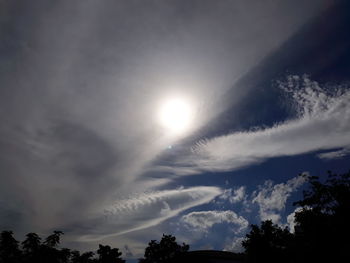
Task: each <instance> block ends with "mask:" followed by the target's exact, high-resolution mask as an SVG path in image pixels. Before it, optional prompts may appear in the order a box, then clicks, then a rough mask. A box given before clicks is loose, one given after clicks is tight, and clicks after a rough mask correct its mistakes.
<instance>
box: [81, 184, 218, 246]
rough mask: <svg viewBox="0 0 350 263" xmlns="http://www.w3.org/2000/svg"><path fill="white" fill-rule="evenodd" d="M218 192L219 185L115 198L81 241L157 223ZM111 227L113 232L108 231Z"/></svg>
mask: <svg viewBox="0 0 350 263" xmlns="http://www.w3.org/2000/svg"><path fill="white" fill-rule="evenodd" d="M221 193H222V190H221V189H220V188H217V187H206V186H201V187H191V188H186V189H183V188H181V189H175V190H164V191H155V192H150V193H143V194H139V195H135V196H133V197H131V198H128V199H125V200H118V201H117V202H116V203H115V204H114V205H112V206H109V207H107V208H105V210H104V214H105V217H104V220H103V224H100V225H99V226H96V228H94V229H93V230H91V232H92V233H91V234H89V235H85V236H83V237H82V239H81V240H84V241H91V240H100V239H103V238H107V237H112V236H118V235H122V234H125V233H130V232H132V231H136V230H141V229H145V228H148V227H151V226H155V225H158V224H159V223H161V222H163V221H164V220H166V219H169V218H171V217H174V216H176V215H178V214H179V213H180V212H182V211H185V210H186V209H189V208H191V207H195V206H198V205H201V204H205V203H208V202H210V201H211V200H212V199H214V198H215V197H216V196H218V195H220V194H221ZM94 220H95V221H101V218H100V217H99V216H97V218H96V219H94ZM94 220H92V221H93V222H95V221H94ZM111 229H116V230H117V232H113V233H111Z"/></svg>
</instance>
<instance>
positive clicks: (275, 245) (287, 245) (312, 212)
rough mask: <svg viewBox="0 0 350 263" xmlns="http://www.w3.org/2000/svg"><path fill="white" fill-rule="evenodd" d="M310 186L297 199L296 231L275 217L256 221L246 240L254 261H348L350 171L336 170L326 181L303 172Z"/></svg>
mask: <svg viewBox="0 0 350 263" xmlns="http://www.w3.org/2000/svg"><path fill="white" fill-rule="evenodd" d="M301 176H304V177H305V179H306V180H307V181H308V183H309V185H310V187H309V189H308V190H306V191H304V192H303V199H302V200H300V201H297V202H295V203H294V205H297V206H299V207H300V208H301V209H300V211H299V212H296V215H295V233H293V234H292V233H290V232H289V231H288V229H286V228H285V229H282V228H281V227H279V226H278V225H274V224H273V223H272V222H271V221H264V222H262V224H261V227H259V226H256V225H252V226H251V228H252V229H251V231H250V233H249V234H247V235H246V239H245V240H244V241H243V242H242V245H243V247H244V248H245V253H246V255H247V258H248V261H250V262H265V261H269V262H347V261H350V254H349V252H348V251H349V248H350V238H349V237H350V172H348V173H345V174H340V175H338V174H334V173H331V172H329V173H328V178H327V179H326V180H325V181H324V182H322V181H320V179H319V178H318V177H316V176H309V175H301Z"/></svg>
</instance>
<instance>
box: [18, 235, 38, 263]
mask: <svg viewBox="0 0 350 263" xmlns="http://www.w3.org/2000/svg"><path fill="white" fill-rule="evenodd" d="M40 247H41V238H40V237H39V236H38V235H37V234H35V233H28V234H27V235H26V239H25V240H24V241H23V242H22V248H23V260H24V261H25V262H28V263H30V262H40V261H41V260H40Z"/></svg>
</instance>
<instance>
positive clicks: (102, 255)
mask: <svg viewBox="0 0 350 263" xmlns="http://www.w3.org/2000/svg"><path fill="white" fill-rule="evenodd" d="M97 254H98V255H99V258H98V262H99V263H124V262H125V260H123V259H121V258H120V256H121V255H122V253H121V252H119V249H118V248H111V247H110V246H103V245H99V249H98V250H97Z"/></svg>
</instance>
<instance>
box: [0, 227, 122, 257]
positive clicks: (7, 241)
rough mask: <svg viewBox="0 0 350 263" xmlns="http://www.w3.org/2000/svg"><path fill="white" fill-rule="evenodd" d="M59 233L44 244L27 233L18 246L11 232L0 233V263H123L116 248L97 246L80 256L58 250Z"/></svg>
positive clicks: (54, 233)
mask: <svg viewBox="0 0 350 263" xmlns="http://www.w3.org/2000/svg"><path fill="white" fill-rule="evenodd" d="M61 235H63V232H61V231H54V232H53V234H51V235H49V236H48V237H46V238H45V240H44V242H42V241H41V238H40V237H39V236H38V235H37V234H36V233H28V234H27V235H26V239H25V240H24V241H23V242H22V243H21V247H20V246H19V242H18V241H17V240H16V239H15V238H14V237H13V233H12V231H2V232H1V233H0V263H124V262H125V261H124V260H123V259H122V258H121V255H122V253H121V252H119V249H118V248H111V247H110V246H103V245H99V249H98V250H97V255H98V257H94V255H95V253H94V252H91V251H88V252H85V253H83V254H80V252H79V251H76V250H73V251H71V250H70V249H68V248H59V247H58V246H59V244H60V237H61Z"/></svg>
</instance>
